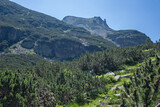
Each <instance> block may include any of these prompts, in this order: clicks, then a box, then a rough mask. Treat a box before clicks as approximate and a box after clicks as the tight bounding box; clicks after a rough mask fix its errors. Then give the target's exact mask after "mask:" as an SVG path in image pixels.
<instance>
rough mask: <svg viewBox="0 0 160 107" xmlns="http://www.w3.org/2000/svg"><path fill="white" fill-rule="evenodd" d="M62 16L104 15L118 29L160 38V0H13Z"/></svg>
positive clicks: (154, 38)
mask: <svg viewBox="0 0 160 107" xmlns="http://www.w3.org/2000/svg"><path fill="white" fill-rule="evenodd" d="M11 1H14V2H16V3H18V4H20V5H22V6H24V7H27V8H29V9H32V10H36V11H39V12H42V13H45V14H48V15H51V16H53V17H56V18H58V19H60V20H61V19H63V17H65V16H67V15H71V16H78V17H85V18H90V17H94V16H100V17H101V18H102V19H106V21H107V24H108V25H109V26H110V27H111V28H113V29H115V30H123V29H136V30H139V31H141V32H143V33H145V34H146V35H147V36H149V37H150V38H151V39H152V40H153V41H154V42H155V41H156V40H159V39H160V0H11Z"/></svg>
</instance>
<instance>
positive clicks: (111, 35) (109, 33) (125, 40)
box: [63, 16, 149, 47]
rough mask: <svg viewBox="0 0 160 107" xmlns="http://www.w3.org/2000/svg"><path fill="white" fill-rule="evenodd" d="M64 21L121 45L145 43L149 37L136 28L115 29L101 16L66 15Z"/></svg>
mask: <svg viewBox="0 0 160 107" xmlns="http://www.w3.org/2000/svg"><path fill="white" fill-rule="evenodd" d="M63 21H64V22H66V23H67V24H71V25H74V26H78V27H82V28H84V29H86V30H88V31H89V32H90V33H91V34H94V35H98V36H100V37H103V38H105V39H108V40H111V41H112V42H114V43H116V44H117V45H118V46H121V47H124V46H135V45H140V44H145V42H146V39H149V38H148V37H147V36H146V35H145V34H143V33H141V32H139V31H136V30H119V31H115V30H113V29H111V28H110V27H109V26H108V25H107V23H106V20H105V19H104V20H102V19H101V18H100V17H94V18H81V17H74V16H66V17H64V18H63Z"/></svg>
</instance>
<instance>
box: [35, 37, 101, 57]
mask: <svg viewBox="0 0 160 107" xmlns="http://www.w3.org/2000/svg"><path fill="white" fill-rule="evenodd" d="M34 50H35V52H36V53H37V54H39V55H41V56H44V57H47V58H58V59H73V58H75V57H77V56H80V55H81V54H82V53H85V52H86V51H89V52H94V51H100V50H101V49H100V48H98V47H96V46H84V45H82V44H81V43H79V42H75V41H73V40H68V39H61V40H58V39H57V40H54V41H51V42H44V41H43V42H37V43H36V46H35V47H34Z"/></svg>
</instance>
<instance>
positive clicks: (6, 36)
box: [0, 26, 26, 42]
mask: <svg viewBox="0 0 160 107" xmlns="http://www.w3.org/2000/svg"><path fill="white" fill-rule="evenodd" d="M24 36H26V35H25V32H24V31H21V30H20V29H15V28H13V27H9V26H0V42H2V41H3V40H7V41H9V42H17V41H19V40H20V39H23V38H24Z"/></svg>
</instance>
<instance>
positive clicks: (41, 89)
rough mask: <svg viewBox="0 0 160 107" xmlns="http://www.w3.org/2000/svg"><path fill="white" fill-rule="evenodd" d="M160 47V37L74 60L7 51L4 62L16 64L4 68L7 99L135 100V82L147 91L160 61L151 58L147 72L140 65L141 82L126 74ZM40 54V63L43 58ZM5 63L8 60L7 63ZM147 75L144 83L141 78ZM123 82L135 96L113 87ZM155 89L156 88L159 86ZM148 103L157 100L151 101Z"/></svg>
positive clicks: (40, 102)
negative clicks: (157, 39)
mask: <svg viewBox="0 0 160 107" xmlns="http://www.w3.org/2000/svg"><path fill="white" fill-rule="evenodd" d="M159 47H160V43H159V42H158V43H156V44H146V45H141V46H137V47H125V48H117V49H110V50H106V51H103V52H97V53H92V54H90V53H87V54H85V55H83V56H81V57H80V58H79V59H75V60H74V61H72V62H57V61H53V62H50V61H47V60H45V61H44V60H41V58H40V60H39V58H38V57H37V58H36V56H23V55H1V60H0V65H1V66H2V65H3V66H2V67H4V68H8V69H10V71H9V70H5V69H4V68H3V69H2V70H1V71H0V73H1V75H0V87H1V88H0V89H1V90H0V102H1V105H3V106H10V105H13V104H15V105H17V106H48V107H52V106H55V105H68V104H69V105H78V106H86V105H94V103H96V105H99V106H100V103H99V102H97V101H98V100H102V101H103V102H105V103H107V104H118V105H120V104H121V103H122V102H125V101H128V100H129V101H130V102H131V103H130V104H133V105H134V104H135V103H134V102H135V100H134V99H135V98H134V95H133V94H132V93H133V92H134V88H132V87H133V86H135V88H136V89H137V90H139V89H140V91H141V90H142V89H141V88H140V87H141V85H145V84H146V83H147V84H149V86H153V84H154V83H156V81H157V78H159V77H158V75H157V73H158V71H157V70H159V69H158V68H157V67H158V66H159V65H158V62H153V63H156V64H157V67H156V66H155V65H152V64H151V63H152V62H151V61H150V63H149V64H148V63H147V64H146V66H145V67H143V68H142V69H141V71H142V70H143V76H140V75H141V73H140V72H139V71H137V72H136V73H135V74H134V75H135V76H136V77H137V80H138V81H139V82H138V83H135V82H134V80H135V79H136V78H132V79H131V81H133V82H132V83H131V82H130V79H129V78H128V77H127V78H123V76H125V75H130V76H131V75H133V73H134V72H135V69H136V68H137V67H139V66H140V65H143V64H144V63H143V61H144V60H145V59H148V58H152V57H155V55H156V54H158V53H159ZM22 58H23V60H22ZM157 58H158V57H157ZM38 60H39V61H40V63H37V62H38ZM130 60H131V61H130ZM32 61H33V62H32ZM153 61H155V60H153ZM24 62H26V63H24ZM140 63H141V64H140ZM5 64H6V65H7V66H4V65H5ZM23 64H24V65H23ZM133 65H134V67H133ZM16 66H17V69H16ZM20 68H21V69H20ZM122 69H124V72H122V73H119V72H118V71H117V70H122ZM111 70H112V71H116V72H115V76H118V75H119V76H121V79H120V80H117V79H115V76H107V75H106V74H105V73H107V72H108V71H111ZM150 71H156V72H157V73H156V72H152V73H151V72H150ZM97 74H98V75H97ZM153 74H154V75H153ZM135 76H134V77H135ZM145 76H146V77H145ZM139 77H141V78H139ZM143 77H144V78H143ZM152 77H153V78H152ZM145 78H146V79H145ZM141 79H142V83H141V82H140V81H141ZM124 81H126V82H127V85H126V84H124V83H123V82H124ZM143 81H144V82H143ZM145 81H146V82H145ZM147 81H148V82H147ZM123 84H124V86H125V88H126V90H129V93H128V94H129V95H133V99H130V98H132V97H129V98H128V96H127V95H126V93H127V91H126V92H125V94H123V99H125V98H128V100H125V101H120V96H119V94H120V93H122V89H120V88H115V89H114V88H113V87H121V86H122V85H123ZM135 84H139V85H135ZM156 84H157V83H156ZM136 86H137V87H136ZM149 89H154V87H151V88H149ZM147 90H148V89H146V90H144V93H145V92H146V93H147V92H150V90H148V91H147ZM155 90H157V89H155ZM5 91H6V92H5ZM137 92H138V91H137ZM153 92H156V91H153ZM141 93H142V97H144V99H145V98H146V96H143V94H144V93H143V91H142V92H141ZM156 95H158V94H156ZM105 96H107V97H105ZM148 96H153V94H152V91H151V93H148ZM139 97H141V96H139ZM148 98H150V97H148ZM148 98H146V101H147V102H148V100H147V99H148ZM154 99H155V98H154ZM154 99H153V100H154ZM157 99H159V97H156V100H154V101H155V103H157ZM139 101H141V100H139ZM147 104H152V103H150V102H148V103H147Z"/></svg>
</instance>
